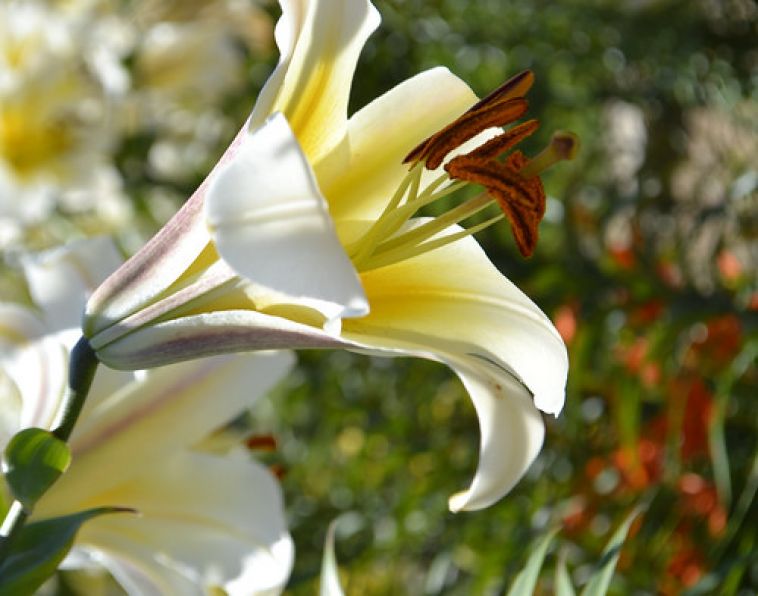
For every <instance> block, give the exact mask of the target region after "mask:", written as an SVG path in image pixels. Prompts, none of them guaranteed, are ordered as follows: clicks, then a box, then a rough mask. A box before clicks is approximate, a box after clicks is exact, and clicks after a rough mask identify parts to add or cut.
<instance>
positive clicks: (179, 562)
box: [79, 451, 294, 596]
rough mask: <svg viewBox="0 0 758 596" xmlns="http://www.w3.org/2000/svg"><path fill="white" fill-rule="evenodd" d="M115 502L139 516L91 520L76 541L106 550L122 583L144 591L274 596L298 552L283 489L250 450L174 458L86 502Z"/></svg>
mask: <svg viewBox="0 0 758 596" xmlns="http://www.w3.org/2000/svg"><path fill="white" fill-rule="evenodd" d="M114 502H118V503H123V504H128V506H129V507H134V508H135V509H137V510H138V511H139V513H140V517H136V518H135V517H134V516H129V515H123V516H110V517H103V518H100V519H97V520H93V521H92V522H91V523H89V524H88V525H87V526H85V527H84V528H83V529H82V531H81V534H80V536H79V542H80V543H83V544H87V545H88V546H89V547H90V548H93V547H94V548H95V549H97V550H98V551H101V552H102V553H103V554H104V555H105V557H104V558H103V559H102V562H103V563H104V564H105V566H106V567H108V568H109V569H110V571H111V572H112V573H113V574H114V576H115V577H116V578H117V579H118V580H119V581H120V582H121V583H122V585H124V586H125V587H129V586H134V587H137V586H138V587H139V590H140V591H139V593H140V594H156V595H162V594H167V593H172V594H173V593H181V594H198V595H203V594H206V593H207V589H208V588H209V587H211V586H219V587H223V588H224V589H225V590H226V591H227V593H229V594H230V595H231V596H236V595H240V596H241V595H243V594H244V595H248V594H261V593H266V592H268V591H274V592H276V593H278V592H279V591H280V590H281V589H282V587H283V585H284V583H285V582H286V580H287V578H288V576H289V572H290V570H291V568H292V561H293V556H294V548H293V545H292V540H291V539H290V537H289V535H288V534H287V532H286V522H285V519H284V514H283V499H282V494H281V490H280V488H279V486H278V483H277V482H276V480H275V478H274V477H273V475H272V474H271V473H270V472H269V471H268V470H267V469H266V468H264V467H263V466H261V465H260V464H258V463H256V462H254V461H252V460H251V459H250V457H249V456H248V455H247V454H244V453H236V454H234V456H224V457H218V456H213V455H209V454H203V453H192V452H189V451H181V452H178V453H175V454H172V455H171V456H169V457H167V458H161V459H160V461H159V462H158V463H157V464H156V465H153V466H152V469H151V470H150V472H149V473H146V474H138V475H136V476H133V477H132V478H130V479H128V480H127V481H126V482H124V483H122V484H120V485H117V486H115V487H111V489H110V490H108V491H104V492H101V493H98V494H95V495H93V496H92V497H91V499H90V503H91V504H92V505H95V506H96V505H100V504H106V503H109V504H112V503H114ZM101 557H102V555H101ZM167 587H171V588H173V589H174V590H175V589H176V588H179V587H181V588H182V590H181V591H180V592H176V591H174V590H169V591H166V588H167Z"/></svg>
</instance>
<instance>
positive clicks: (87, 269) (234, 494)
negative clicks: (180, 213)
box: [0, 239, 294, 596]
mask: <svg viewBox="0 0 758 596" xmlns="http://www.w3.org/2000/svg"><path fill="white" fill-rule="evenodd" d="M119 261H120V259H118V257H117V253H116V252H115V250H114V249H113V247H112V246H111V245H110V244H109V243H108V242H107V241H106V240H103V239H100V240H95V241H87V242H82V243H79V244H76V245H73V246H71V247H67V248H64V249H59V250H56V251H52V252H48V253H43V254H42V255H40V256H37V257H35V258H29V259H26V260H25V263H24V265H25V273H26V276H27V279H28V281H29V286H30V290H31V294H32V296H34V297H35V298H36V299H37V300H38V302H39V303H40V305H41V306H42V307H43V309H46V310H44V311H43V317H44V318H42V319H41V318H40V317H38V316H36V314H35V313H33V312H32V311H31V310H27V309H24V308H23V307H20V306H18V305H12V304H0V379H2V380H3V390H2V391H0V412H2V416H0V447H4V446H5V444H6V443H7V441H8V440H9V438H10V437H11V436H12V435H13V434H15V432H17V431H18V430H20V429H22V428H26V427H30V426H35V427H40V428H51V427H52V426H54V417H55V415H56V412H57V410H58V406H59V404H60V400H61V397H62V395H63V390H64V387H65V383H66V377H67V369H68V351H69V350H70V348H71V347H72V345H73V342H74V341H75V340H76V339H77V337H78V334H79V331H78V329H76V328H75V327H74V328H68V329H66V328H65V327H66V325H71V324H72V318H73V321H77V320H79V318H80V313H81V311H82V309H83V307H84V300H85V297H86V294H87V290H88V289H89V288H91V287H92V286H94V285H97V283H99V281H101V280H102V278H103V277H104V275H105V274H106V272H108V271H111V270H112V269H113V268H115V267H116V266H117V265H118V263H119ZM45 315H46V316H45ZM45 319H47V320H49V321H55V322H56V325H55V326H51V325H46V321H45ZM59 321H63V324H62V325H61V324H57V323H59ZM73 325H75V323H73ZM292 363H293V357H292V354H291V353H289V352H260V353H257V354H254V355H227V356H218V357H214V358H208V359H205V360H202V361H201V362H195V363H183V364H175V365H171V366H166V367H162V368H158V369H155V370H151V371H147V372H145V371H138V372H122V371H115V370H111V369H107V368H105V367H100V368H99V370H98V372H97V375H96V377H95V381H94V384H93V386H92V389H91V392H90V395H89V397H88V400H87V402H86V404H85V408H84V410H83V412H82V414H81V417H80V419H79V422H78V424H77V426H76V428H75V430H74V432H73V434H72V436H71V438H70V441H69V445H70V447H71V450H72V453H73V461H72V464H71V466H70V468H69V469H68V470H67V471H66V473H65V474H64V475H63V476H62V477H61V478H60V479H59V480H58V482H57V483H56V484H55V485H54V486H53V487H52V488H51V489H50V491H49V492H48V493H46V494H45V495H44V496H43V498H42V499H41V500H40V501H39V502H38V504H37V505H36V507H35V510H34V514H33V516H32V521H34V520H38V519H44V518H48V517H52V516H58V515H66V514H70V513H74V512H77V511H81V510H84V509H88V508H92V507H99V506H122V507H128V508H133V509H135V510H137V511H138V514H137V515H130V514H121V515H112V516H104V517H100V518H96V519H94V520H91V521H89V522H87V523H86V524H85V525H84V526H83V527H82V529H81V530H80V532H79V534H78V536H77V539H76V543H75V546H74V549H73V550H72V552H71V554H70V555H69V557H68V558H67V560H66V562H65V563H64V565H65V566H68V567H77V566H82V565H84V566H91V565H92V564H98V565H102V566H104V567H105V568H107V569H108V570H109V571H110V572H111V573H112V574H113V576H114V577H115V578H116V580H117V581H118V582H119V583H121V585H122V586H123V587H124V589H126V591H127V592H128V593H129V594H139V595H140V596H144V595H152V594H154V595H169V594H171V595H173V594H198V595H203V594H207V593H208V591H209V590H211V589H212V588H214V587H218V588H223V589H224V590H226V592H227V593H229V594H232V595H249V594H270V593H274V594H275V593H279V592H281V590H282V589H283V587H284V585H285V583H286V581H287V579H288V577H289V573H290V570H291V567H292V562H293V556H294V547H293V543H292V540H291V538H290V536H289V534H288V532H287V529H286V520H285V517H284V511H283V501H282V494H281V490H280V487H279V484H278V482H277V481H276V479H275V477H274V475H273V474H272V473H271V472H270V471H269V470H268V469H267V468H265V467H264V466H262V465H261V464H258V463H257V462H255V461H253V460H252V459H251V457H250V455H249V454H248V453H247V452H245V450H244V449H242V448H241V447H240V449H239V450H232V451H230V452H227V453H224V454H218V453H214V454H211V453H207V452H202V451H201V450H199V449H198V448H197V445H198V444H199V443H201V442H202V441H203V439H205V438H206V437H207V436H208V435H210V434H211V433H212V432H213V431H215V430H217V429H218V428H219V427H221V426H223V425H224V424H226V423H227V422H229V421H230V420H232V419H233V418H234V417H236V416H237V415H239V414H240V413H241V412H243V411H244V410H245V409H246V408H248V407H249V406H250V405H251V404H252V403H253V402H254V401H255V400H256V399H257V398H258V397H259V396H261V395H262V394H263V393H265V392H266V391H267V390H268V389H269V388H271V387H272V386H273V385H274V384H275V383H277V382H278V381H279V380H280V379H281V378H282V377H283V376H284V375H285V374H286V373H287V372H288V371H289V370H290V368H291V366H292Z"/></svg>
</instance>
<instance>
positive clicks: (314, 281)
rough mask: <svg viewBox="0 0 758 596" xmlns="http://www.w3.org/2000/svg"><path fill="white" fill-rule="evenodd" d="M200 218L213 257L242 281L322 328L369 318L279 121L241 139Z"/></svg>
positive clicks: (310, 179)
mask: <svg viewBox="0 0 758 596" xmlns="http://www.w3.org/2000/svg"><path fill="white" fill-rule="evenodd" d="M205 213H206V219H207V222H208V226H209V227H210V230H211V234H212V236H213V239H214V242H215V245H216V249H217V250H218V252H219V254H220V255H221V257H222V258H223V259H224V260H225V261H226V262H227V263H228V264H229V265H230V266H231V267H232V268H233V269H234V270H235V271H236V272H237V273H238V274H239V275H240V276H242V277H244V278H246V279H248V280H250V281H251V282H253V283H254V284H257V285H261V286H265V287H268V288H271V289H273V290H275V291H277V292H280V293H282V294H285V295H287V296H290V297H291V299H292V301H293V302H296V303H297V302H300V303H302V304H304V305H306V306H309V307H312V308H315V309H316V310H319V311H320V312H322V313H323V315H324V316H325V317H326V319H327V320H328V321H333V320H336V319H338V318H341V317H355V316H362V315H364V314H365V313H366V312H368V304H367V302H366V298H365V296H364V294H363V289H362V288H361V284H360V281H359V279H358V275H357V273H356V272H355V270H354V268H353V266H352V263H351V262H350V259H349V258H348V256H347V255H346V254H345V251H344V249H343V248H342V245H341V244H340V242H339V240H338V238H337V236H336V233H335V231H334V225H333V223H332V220H331V216H330V215H329V210H328V207H327V204H326V202H325V201H324V199H323V197H322V196H321V193H320V191H319V189H318V184H317V183H316V179H315V177H314V176H313V172H312V171H311V169H310V166H309V165H308V162H307V160H306V159H305V156H304V155H303V153H302V151H301V150H300V147H299V145H298V143H297V140H296V139H295V137H294V136H293V134H292V131H291V129H290V128H289V126H288V124H287V121H286V120H285V119H284V117H283V116H282V115H281V114H276V115H274V116H272V117H271V118H269V119H268V120H267V121H266V122H265V123H264V125H263V126H262V127H261V128H259V129H258V130H256V131H254V132H253V133H251V134H250V135H249V136H248V137H246V139H245V140H244V141H243V143H242V145H241V146H240V147H239V149H238V150H237V152H236V153H235V155H234V157H233V158H232V159H231V160H230V162H229V163H227V164H226V165H225V166H224V167H223V168H222V169H221V170H220V171H219V172H218V175H217V176H216V177H215V178H214V180H213V182H212V183H211V186H210V188H209V190H208V195H207V197H206V201H205Z"/></svg>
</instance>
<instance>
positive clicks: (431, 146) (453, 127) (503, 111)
mask: <svg viewBox="0 0 758 596" xmlns="http://www.w3.org/2000/svg"><path fill="white" fill-rule="evenodd" d="M528 107H529V105H528V103H527V101H526V100H525V99H524V98H522V97H518V98H515V99H506V100H503V101H498V102H495V103H488V104H486V105H484V106H482V107H480V108H477V109H476V110H469V111H468V112H466V113H465V114H463V115H462V116H461V117H459V118H458V119H457V120H455V121H454V122H452V123H451V124H448V125H447V126H446V127H445V128H443V129H442V130H441V131H439V132H437V133H436V134H434V135H433V136H431V137H429V139H427V140H426V141H424V142H423V143H422V144H421V145H419V146H418V147H416V149H414V150H413V151H411V152H410V153H409V154H408V156H407V157H406V158H405V160H404V161H403V163H409V162H416V161H424V162H425V164H424V165H425V167H426V169H428V170H436V169H437V168H438V167H440V165H441V164H442V162H443V160H444V159H445V157H447V155H448V154H449V153H450V152H451V151H453V150H454V149H457V148H458V147H460V146H461V145H463V143H465V142H466V141H468V140H469V139H473V138H474V137H475V136H476V135H478V134H479V133H480V132H483V131H485V130H487V129H488V128H492V127H495V126H506V125H507V124H510V123H511V122H514V121H515V120H518V119H519V118H521V116H523V115H524V114H526V111H527V109H528Z"/></svg>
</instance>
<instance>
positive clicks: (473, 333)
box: [343, 238, 568, 414]
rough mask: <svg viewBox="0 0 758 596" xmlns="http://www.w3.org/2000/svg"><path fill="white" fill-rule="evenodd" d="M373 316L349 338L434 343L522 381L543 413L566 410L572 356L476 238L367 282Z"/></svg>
mask: <svg viewBox="0 0 758 596" xmlns="http://www.w3.org/2000/svg"><path fill="white" fill-rule="evenodd" d="M361 280H362V282H363V285H364V288H365V289H366V294H367V295H368V297H369V301H370V303H371V313H370V314H369V315H368V316H367V317H364V318H363V319H359V320H349V321H345V322H344V327H343V331H344V333H343V335H344V336H345V337H346V338H347V339H355V340H358V341H360V340H359V338H358V337H357V335H355V334H356V333H358V334H360V333H364V332H369V333H372V334H374V335H376V336H377V337H383V336H384V337H393V338H394V337H397V338H398V339H403V338H405V337H407V338H409V340H410V341H417V340H419V339H420V338H424V337H426V338H428V339H429V342H430V343H429V344H428V346H429V347H430V348H432V347H434V345H435V344H437V345H440V344H445V345H447V344H449V345H456V346H459V347H458V348H456V352H457V353H462V354H466V355H467V356H469V357H470V358H472V359H474V360H475V361H479V362H483V363H489V364H490V366H491V368H492V369H493V370H497V369H502V371H503V374H510V375H513V376H515V377H516V378H517V379H519V380H520V381H521V382H522V383H523V384H524V385H526V387H528V389H529V390H530V391H531V393H532V394H533V396H534V403H535V405H536V406H537V408H539V409H540V410H542V411H543V412H546V413H549V414H558V413H559V412H560V411H561V408H562V407H563V401H564V397H565V394H564V387H565V383H566V376H567V370H568V360H567V355H566V348H565V346H564V344H563V341H562V340H561V338H560V335H559V334H558V332H557V331H556V329H555V327H554V326H553V324H552V323H551V322H550V320H549V319H548V318H547V317H546V316H545V314H544V313H543V312H542V311H541V310H540V309H539V308H538V307H537V306H536V305H535V304H534V303H533V302H532V301H531V300H530V299H529V298H528V297H527V296H526V295H525V294H524V293H523V292H522V291H521V290H519V289H518V288H517V287H516V286H515V285H514V284H513V283H512V282H511V281H509V280H508V279H507V278H505V277H504V276H503V275H502V274H501V273H500V272H499V271H498V270H497V269H496V268H495V267H494V265H492V263H491V262H490V261H489V259H487V257H486V255H485V254H484V251H483V250H482V249H481V248H480V247H479V245H478V244H477V243H476V242H475V241H474V240H473V239H471V238H466V239H463V240H459V241H457V242H454V243H453V244H450V245H447V246H445V247H443V248H440V249H437V250H434V251H431V252H428V253H425V254H423V255H421V256H418V257H415V258H412V259H407V260H405V261H402V262H399V263H397V264H395V265H391V266H388V267H383V268H380V269H376V270H373V271H369V272H367V273H364V274H362V275H361ZM379 330H381V331H379Z"/></svg>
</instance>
